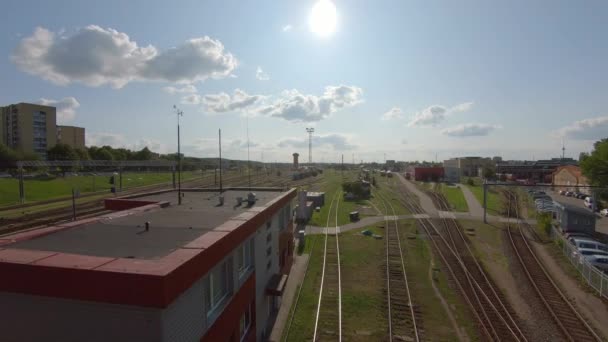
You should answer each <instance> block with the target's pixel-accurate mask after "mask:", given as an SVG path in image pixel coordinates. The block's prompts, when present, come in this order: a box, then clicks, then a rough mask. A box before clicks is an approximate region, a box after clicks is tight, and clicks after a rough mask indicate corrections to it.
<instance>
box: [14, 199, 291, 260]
mask: <svg viewBox="0 0 608 342" xmlns="http://www.w3.org/2000/svg"><path fill="white" fill-rule="evenodd" d="M247 193H248V191H236V190H230V191H226V192H224V193H223V196H224V205H223V206H221V207H220V206H218V193H217V192H184V194H185V195H184V197H183V201H182V205H181V206H178V205H177V204H176V202H177V193H176V192H167V193H162V194H156V195H150V196H145V197H139V198H137V200H142V201H154V202H162V201H168V202H170V203H171V205H170V206H169V207H166V208H164V209H156V210H151V211H146V212H140V213H135V214H132V215H128V216H124V217H118V218H113V219H105V220H101V221H97V222H93V223H90V224H84V225H82V226H77V227H74V228H71V229H65V230H61V231H58V232H55V233H52V234H48V235H43V236H40V237H37V238H33V239H31V240H25V241H21V242H16V243H13V244H11V245H8V246H4V247H5V248H17V249H30V250H32V249H33V250H44V251H53V252H62V253H72V254H84V255H91V256H102V257H114V258H136V259H157V258H162V257H164V256H165V255H167V254H169V253H171V252H172V251H174V250H176V249H178V248H180V247H181V246H183V245H185V244H187V243H188V242H190V241H192V240H194V239H196V238H198V237H199V236H201V235H203V234H205V233H206V232H207V231H210V230H212V229H213V228H215V227H217V226H219V225H221V224H222V223H224V222H226V221H228V220H229V219H230V218H232V217H234V216H237V215H240V214H242V213H243V212H245V211H247V210H248V209H250V207H248V206H247V202H246V201H245V202H243V204H242V205H240V206H236V204H237V197H242V198H243V199H244V200H246V199H247ZM255 193H256V197H257V201H256V203H255V204H254V206H264V205H265V204H267V203H268V202H270V201H271V200H273V199H275V198H277V197H278V196H279V195H281V194H283V193H284V192H281V191H278V190H277V191H255ZM145 222H150V230H149V231H145Z"/></svg>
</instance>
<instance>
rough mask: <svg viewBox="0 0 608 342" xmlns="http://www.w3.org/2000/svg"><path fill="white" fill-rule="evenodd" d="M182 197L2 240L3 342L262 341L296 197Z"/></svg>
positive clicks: (289, 253)
mask: <svg viewBox="0 0 608 342" xmlns="http://www.w3.org/2000/svg"><path fill="white" fill-rule="evenodd" d="M183 194H184V197H183V202H182V205H176V203H175V202H176V200H177V196H176V195H177V194H176V193H175V191H169V192H162V193H155V194H148V195H146V196H142V197H139V198H134V199H126V198H125V199H116V198H113V199H107V200H106V203H105V205H106V209H108V210H121V209H122V210H121V211H119V212H116V213H110V214H105V215H103V216H98V217H94V218H87V219H84V220H82V221H76V222H70V223H69V224H65V223H64V224H59V225H56V226H53V227H48V228H45V229H44V230H41V229H39V230H33V231H29V232H27V233H26V234H24V233H23V232H20V233H15V234H13V235H9V236H5V237H4V240H2V241H0V245H1V246H2V248H0V274H2V281H0V303H2V305H0V317H2V338H1V339H2V341H41V340H48V341H91V340H95V341H160V342H162V341H266V340H267V339H268V336H269V335H270V331H271V328H272V325H273V323H274V318H275V317H276V314H277V311H278V307H279V304H280V302H281V297H282V294H283V290H284V287H285V283H286V280H287V277H288V273H289V271H290V267H291V265H292V257H293V251H294V243H293V240H294V231H293V229H294V226H293V222H292V220H291V217H292V215H291V213H292V212H291V208H292V200H293V198H294V197H295V195H296V190H295V189H291V190H289V191H278V190H276V191H263V190H261V189H259V191H257V193H256V196H255V197H250V196H249V193H248V191H240V190H226V191H224V192H223V193H222V195H221V196H222V197H221V198H222V199H223V200H224V202H225V204H224V205H219V203H221V200H219V198H220V195H219V194H217V193H216V194H213V193H209V192H198V191H196V192H194V191H190V192H189V191H186V192H183ZM210 196H212V197H213V200H210ZM117 242H119V243H117ZM29 322H36V327H35V329H32V328H30V327H28V324H29Z"/></svg>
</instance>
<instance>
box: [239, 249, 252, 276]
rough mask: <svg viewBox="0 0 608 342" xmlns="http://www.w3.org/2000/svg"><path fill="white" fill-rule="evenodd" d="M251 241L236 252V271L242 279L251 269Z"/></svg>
mask: <svg viewBox="0 0 608 342" xmlns="http://www.w3.org/2000/svg"><path fill="white" fill-rule="evenodd" d="M252 260H253V240H248V241H246V242H245V243H243V245H242V246H241V247H240V248H239V249H238V251H237V269H238V271H239V277H242V276H243V275H244V274H245V273H247V271H249V270H250V269H251V267H252Z"/></svg>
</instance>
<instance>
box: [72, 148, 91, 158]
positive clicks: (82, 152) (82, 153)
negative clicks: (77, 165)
mask: <svg viewBox="0 0 608 342" xmlns="http://www.w3.org/2000/svg"><path fill="white" fill-rule="evenodd" d="M74 152H76V154H77V155H78V159H80V160H90V159H91V157H90V156H89V151H87V149H83V148H75V149H74Z"/></svg>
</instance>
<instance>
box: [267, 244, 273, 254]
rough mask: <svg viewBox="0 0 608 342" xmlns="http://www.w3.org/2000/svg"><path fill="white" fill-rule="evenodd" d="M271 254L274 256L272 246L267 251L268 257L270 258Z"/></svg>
mask: <svg viewBox="0 0 608 342" xmlns="http://www.w3.org/2000/svg"><path fill="white" fill-rule="evenodd" d="M270 254H272V246H270V247H268V248H267V249H266V256H270Z"/></svg>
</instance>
